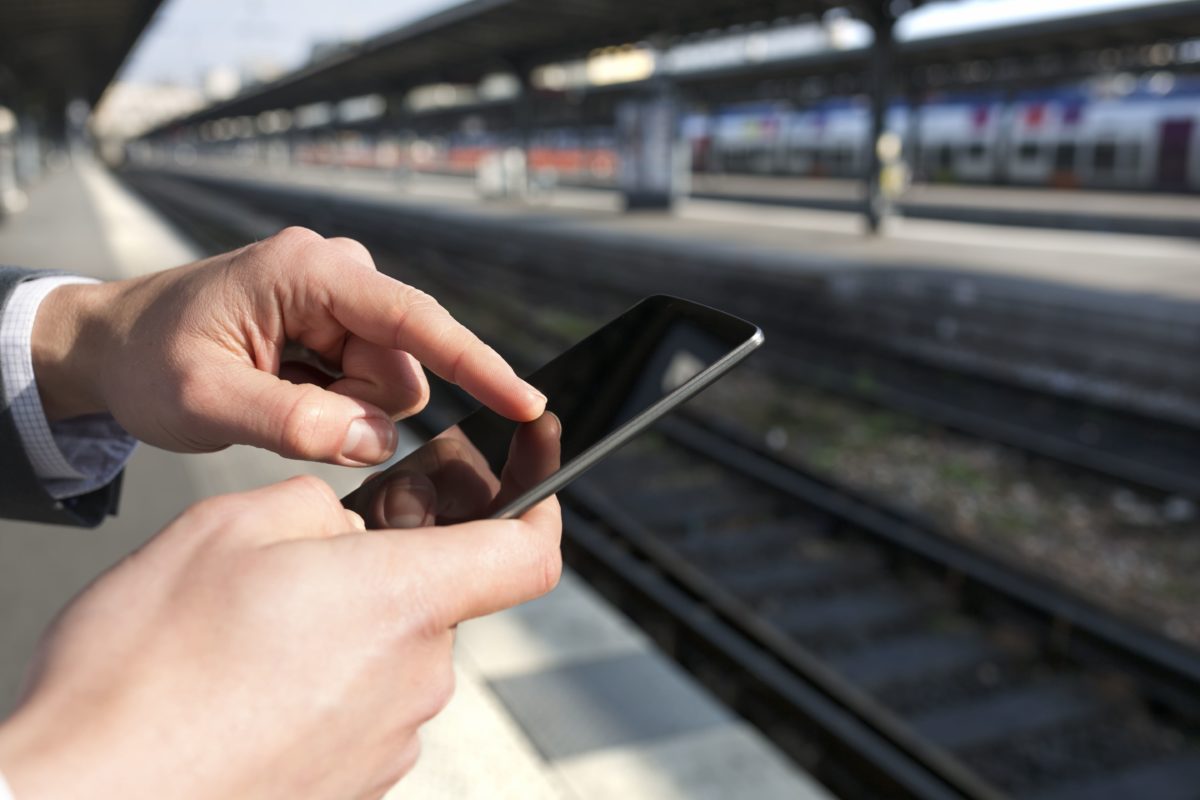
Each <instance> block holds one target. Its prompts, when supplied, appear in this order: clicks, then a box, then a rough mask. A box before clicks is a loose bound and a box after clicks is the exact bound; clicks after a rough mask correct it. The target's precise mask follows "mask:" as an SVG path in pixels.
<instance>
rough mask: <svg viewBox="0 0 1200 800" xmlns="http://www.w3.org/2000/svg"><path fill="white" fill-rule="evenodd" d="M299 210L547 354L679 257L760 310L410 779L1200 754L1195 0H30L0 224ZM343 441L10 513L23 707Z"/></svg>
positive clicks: (152, 250)
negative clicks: (135, 557)
mask: <svg viewBox="0 0 1200 800" xmlns="http://www.w3.org/2000/svg"><path fill="white" fill-rule="evenodd" d="M289 224H301V225H306V226H309V227H312V228H314V229H315V230H317V231H319V232H320V233H322V234H325V235H345V236H352V237H354V238H357V239H359V240H361V241H363V242H364V243H365V244H367V245H368V247H370V248H371V250H372V252H373V253H374V255H375V257H376V260H377V261H378V263H379V266H380V268H381V269H383V270H385V271H387V272H388V273H389V274H392V275H394V276H396V277H397V278H399V279H401V280H404V281H406V282H409V283H412V284H414V285H417V286H420V287H421V288H423V289H426V290H428V291H430V292H431V293H433V294H434V295H435V296H437V297H438V298H439V299H440V300H442V302H443V303H444V304H445V305H446V306H447V307H448V308H449V309H450V310H451V311H452V312H454V313H455V314H456V315H457V316H459V317H460V318H461V319H462V320H463V321H464V322H466V323H467V324H469V325H470V326H472V327H473V328H474V329H476V330H477V331H478V332H479V333H480V334H481V335H482V336H483V337H484V338H485V339H487V340H488V341H490V342H492V343H493V344H494V345H495V346H496V347H497V348H498V349H500V350H501V351H502V352H503V353H505V355H507V356H508V357H509V358H510V359H511V360H512V361H513V362H514V363H515V364H517V365H519V366H520V367H522V369H529V368H531V367H532V366H535V365H537V364H538V363H541V362H542V361H544V360H546V359H547V358H549V357H550V356H552V355H553V354H554V353H556V352H557V351H559V350H561V349H562V348H563V347H565V346H566V345H567V344H569V343H571V342H572V341H575V340H577V339H578V338H580V337H581V336H583V335H585V334H586V333H587V332H588V331H590V330H591V329H593V328H594V327H595V326H597V325H598V324H600V323H602V322H603V321H604V320H606V319H608V318H611V317H612V316H615V315H616V314H617V313H619V312H620V311H621V310H622V309H623V308H625V307H627V306H629V305H631V304H632V303H633V302H635V301H636V300H637V299H638V298H640V297H642V296H644V295H647V294H651V293H656V292H666V293H671V294H677V295H682V296H686V297H689V298H692V299H696V300H699V301H701V302H706V303H709V304H711V305H715V306H719V307H721V308H723V309H725V310H728V311H731V312H733V313H737V314H740V315H742V316H745V317H746V318H748V319H750V320H752V321H754V322H756V323H757V324H759V325H760V326H761V327H762V328H763V329H764V331H765V332H766V337H767V345H766V346H765V347H764V348H763V350H762V351H761V352H760V353H758V354H757V355H756V356H755V357H754V358H753V359H752V360H751V361H750V362H748V363H747V364H746V365H744V366H743V367H741V368H739V369H738V370H737V371H736V372H735V373H733V374H732V375H730V376H729V377H728V378H727V379H725V380H723V381H721V382H720V383H718V384H717V385H716V386H715V387H713V388H712V389H711V390H709V391H708V392H706V393H705V394H704V395H702V396H701V397H700V398H699V399H698V400H697V401H694V402H693V403H692V404H689V406H688V408H687V409H686V410H685V411H684V412H683V413H681V414H678V415H675V416H673V417H672V418H671V419H669V420H668V421H667V422H666V423H664V424H663V425H661V426H659V428H657V429H656V430H655V431H654V432H653V433H651V434H649V435H647V436H645V437H643V438H641V439H639V440H638V441H637V442H636V443H635V444H633V445H631V446H630V447H628V448H626V449H625V450H623V451H622V452H621V453H620V454H618V455H617V456H615V457H614V458H613V459H611V460H609V461H607V462H605V464H603V465H602V466H600V467H598V468H597V469H596V470H595V471H594V472H593V473H591V474H590V475H589V476H588V477H587V478H585V479H584V480H582V481H580V482H579V483H578V484H576V486H575V487H573V488H572V489H571V490H570V491H568V492H567V493H566V494H565V495H564V502H565V504H566V510H567V531H566V541H565V545H564V547H565V552H566V556H567V563H568V565H569V567H570V568H571V572H570V573H569V575H568V578H567V580H566V581H565V583H564V586H563V588H561V589H560V590H558V591H556V592H555V593H553V594H552V595H550V596H549V597H548V598H546V599H545V600H543V601H538V603H535V604H532V605H531V606H529V607H526V608H523V609H518V610H516V611H514V612H510V613H508V614H506V615H499V616H498V617H497V618H493V619H489V620H482V621H479V622H478V623H472V625H467V626H464V631H463V634H462V637H461V638H462V642H461V643H462V647H461V648H460V651H461V652H460V656H461V658H460V660H461V662H462V663H461V664H460V669H461V671H462V677H461V678H460V686H463V687H464V688H463V689H462V690H461V691H460V698H459V699H458V700H456V701H455V705H454V706H452V707H451V712H450V713H448V714H447V715H446V717H445V718H443V719H439V720H438V721H437V722H436V723H434V726H432V728H431V733H430V737H431V739H430V741H431V743H432V746H431V747H427V756H426V757H425V759H424V761H423V763H422V765H421V767H420V768H419V770H418V774H417V775H415V776H414V779H413V780H412V781H410V782H408V783H407V784H406V783H402V784H401V786H400V788H399V789H398V790H397V792H398V795H400V794H403V793H405V792H408V794H409V795H410V796H455V797H466V796H478V797H494V796H497V795H499V796H508V795H512V796H521V797H530V796H545V797H572V798H592V797H608V796H614V797H615V796H621V797H745V796H753V797H773V796H778V797H799V796H829V795H834V796H843V797H881V796H888V797H903V796H909V797H1002V796H1017V797H1038V798H1089V799H1090V798H1101V797H1122V798H1125V797H1129V796H1134V795H1138V794H1140V795H1141V796H1144V797H1147V798H1150V797H1153V798H1175V797H1179V798H1195V797H1200V736H1198V734H1200V649H1198V648H1200V580H1198V578H1197V575H1198V574H1200V509H1198V507H1197V503H1198V502H1200V2H1197V0H1041V1H1040V2H1032V1H1031V0H947V1H945V2H920V1H919V0H891V1H890V2H884V1H883V0H846V2H839V1H838V0H687V1H686V2H685V0H642V2H638V3H634V2H629V1H628V0H557V1H555V0H408V1H407V2H404V3H395V2H384V0H345V1H344V2H342V3H338V4H328V3H320V2H316V0H292V2H282V0H246V1H245V2H232V1H231V0H230V1H227V2H212V1H211V0H210V1H209V2H200V0H165V2H157V0H107V2H104V3H98V2H94V1H93V2H88V0H62V2H57V3H54V4H30V3H22V2H11V1H10V0H0V263H5V264H14V265H22V266H30V267H41V268H54V269H65V270H69V271H74V272H80V273H83V274H88V275H94V276H96V277H100V278H105V279H115V278H121V277H128V276H132V275H136V274H141V273H144V272H146V271H150V270H154V269H162V268H166V267H169V266H173V265H175V264H179V263H183V262H186V261H189V260H192V259H195V258H200V257H202V256H204V255H207V254H210V253H214V252H220V251H223V250H226V249H231V248H234V247H237V246H240V245H242V244H245V243H247V242H250V241H254V240H257V239H260V238H263V237H265V236H268V235H270V234H271V233H273V232H274V231H276V230H278V229H280V228H282V227H284V226H286V225H289ZM460 412H461V401H460V400H459V398H458V397H457V396H456V395H455V393H454V392H452V391H449V390H448V389H446V387H443V386H440V385H435V392H434V399H433V402H432V404H431V409H430V411H429V412H428V413H426V414H423V415H421V416H419V417H418V418H416V419H415V420H412V421H407V422H406V423H404V425H403V429H404V431H405V434H406V437H407V440H408V441H410V442H411V443H416V442H419V441H421V440H422V439H423V438H425V437H427V436H428V435H430V433H431V432H434V431H436V430H437V427H438V425H439V424H440V422H441V421H443V420H445V419H447V418H453V415H455V414H457V413H460ZM312 471H317V472H318V474H321V475H322V476H323V477H325V478H326V479H328V480H329V481H330V482H331V483H333V484H334V485H335V488H337V489H338V490H339V491H342V492H344V491H349V489H350V488H352V487H353V486H355V485H356V484H357V482H358V481H359V480H360V479H361V476H360V475H359V474H357V473H356V472H355V471H353V470H344V469H333V468H314V467H312V465H304V464H296V463H291V462H286V461H283V460H281V459H275V458H273V457H269V456H266V455H264V454H263V453H261V452H256V451H249V450H245V449H234V450H231V451H228V452H226V453H222V454H218V455H213V456H204V457H187V458H184V457H179V456H175V455H172V454H167V453H162V452H158V451H153V450H151V449H150V448H145V447H144V448H142V450H141V451H140V452H139V453H138V455H137V456H136V457H135V459H134V461H133V462H132V464H131V466H130V470H129V475H128V476H127V478H126V481H125V486H126V489H125V496H124V501H123V504H122V512H121V515H120V516H119V517H117V518H115V519H113V520H110V521H109V522H108V523H106V524H105V526H103V527H102V528H101V529H100V530H98V531H72V530H59V529H52V528H47V527H41V526H34V525H19V524H15V523H10V522H0V709H7V708H9V707H10V706H11V702H12V701H13V699H14V698H15V697H16V691H17V687H18V685H19V681H20V675H21V670H22V668H23V666H22V665H23V664H24V663H25V662H26V661H27V659H28V656H29V654H30V652H31V651H32V648H33V646H34V643H35V642H36V638H37V635H38V631H40V630H41V629H42V628H43V627H44V626H45V624H47V622H48V621H49V620H50V619H51V618H52V615H53V614H54V612H55V611H56V610H57V608H59V607H60V606H61V605H62V603H64V602H66V600H67V599H68V598H69V597H70V596H71V594H73V593H74V592H75V591H77V590H78V589H79V588H81V587H82V586H83V585H85V584H86V582H87V581H88V580H90V579H91V578H92V577H93V576H94V575H95V574H97V573H98V572H99V571H100V570H102V569H104V568H105V567H106V566H107V565H108V564H111V563H112V562H113V561H114V560H116V559H117V558H119V557H120V556H121V555H122V554H123V553H125V552H127V551H128V550H129V549H130V548H132V547H134V546H136V545H137V544H138V543H140V542H141V541H143V540H144V539H145V538H146V537H148V536H150V535H152V534H153V533H154V532H155V531H156V530H157V529H158V528H159V527H161V526H162V524H164V523H165V522H166V521H167V520H169V519H170V518H171V516H173V515H174V514H176V513H178V512H179V511H180V510H182V509H183V508H184V507H186V505H187V504H189V503H190V502H193V501H194V500H196V499H199V498H200V497H204V496H207V495H210V494H213V493H217V492H222V491H235V490H238V489H242V488H247V487H249V486H253V485H258V484H262V483H265V482H268V481H272V480H277V479H279V478H282V477H286V476H287V475H291V474H297V473H299V472H312ZM298 702H302V700H301V699H298ZM472 732H473V733H472ZM464 741H466V742H470V743H471V744H470V746H469V747H463V746H461V744H460V743H461V742H464ZM0 766H2V765H0ZM501 775H503V776H504V777H503V778H501V777H499V776H501Z"/></svg>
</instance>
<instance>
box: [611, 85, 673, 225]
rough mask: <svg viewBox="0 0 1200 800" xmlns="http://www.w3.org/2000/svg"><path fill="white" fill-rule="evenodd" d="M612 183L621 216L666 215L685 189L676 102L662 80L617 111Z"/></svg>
mask: <svg viewBox="0 0 1200 800" xmlns="http://www.w3.org/2000/svg"><path fill="white" fill-rule="evenodd" d="M616 116H617V140H618V148H619V150H620V164H619V167H618V173H617V184H618V186H619V187H620V190H621V194H622V196H623V197H624V199H625V210H626V211H670V210H671V209H672V208H673V207H674V205H675V198H676V197H677V196H678V194H679V193H680V191H681V190H682V189H683V187H684V183H685V179H684V176H683V169H684V168H683V159H682V156H683V155H684V151H683V149H682V148H681V147H680V146H679V98H678V96H677V94H676V90H675V86H674V85H673V84H672V83H671V81H670V80H669V79H667V78H666V77H665V76H658V77H657V78H655V79H654V80H653V81H652V85H651V87H650V88H649V91H647V92H646V93H644V94H642V95H641V96H639V97H634V98H631V99H629V100H625V101H623V102H622V103H621V104H620V105H618V107H617V115H616Z"/></svg>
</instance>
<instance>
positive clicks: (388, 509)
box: [342, 295, 763, 528]
mask: <svg viewBox="0 0 1200 800" xmlns="http://www.w3.org/2000/svg"><path fill="white" fill-rule="evenodd" d="M762 343H763V334H762V331H761V330H759V329H758V328H757V327H756V326H755V325H753V324H751V323H749V322H746V321H745V320H742V319H739V318H737V317H735V316H732V315H730V314H726V313H724V312H721V311H717V310H716V309H713V308H709V307H707V306H703V305H700V304H699V303H693V302H690V301H688V300H681V299H680V298H678V297H670V296H667V295H656V296H653V297H648V298H646V299H645V300H642V301H641V302H639V303H638V304H637V305H635V306H633V307H632V308H630V309H629V310H628V311H626V312H625V313H623V314H621V315H620V316H619V317H617V318H616V319H614V320H613V321H612V322H609V323H608V324H607V325H605V326H603V327H602V328H600V329H599V330H597V331H596V332H595V333H592V334H591V335H590V336H588V337H587V338H586V339H584V340H583V341H581V342H579V343H578V344H576V345H574V346H573V347H571V348H570V349H568V350H567V351H566V352H564V353H562V354H561V355H559V356H558V357H556V358H555V359H554V360H552V361H550V362H549V363H548V364H546V365H545V366H543V367H542V368H540V369H538V370H536V371H534V372H533V373H532V374H530V375H528V376H526V378H525V379H526V380H527V381H528V382H529V383H531V384H532V385H534V386H535V387H537V388H538V390H540V391H541V392H542V393H543V394H545V395H546V397H547V398H548V402H547V406H546V410H547V413H545V414H543V415H542V416H541V417H540V418H539V419H537V420H534V421H533V422H524V423H516V422H513V421H511V420H508V419H505V418H504V417H502V416H500V415H499V414H496V413H495V412H493V411H491V410H489V409H487V408H480V409H478V410H477V411H474V412H472V413H471V414H469V415H468V416H467V417H465V418H464V419H463V420H461V421H460V422H459V423H458V424H457V425H453V426H451V427H450V428H447V429H446V430H445V431H443V432H442V433H440V434H438V435H437V436H435V437H434V438H432V439H430V440H429V441H428V442H426V443H425V444H423V445H421V446H420V447H418V448H417V449H416V450H414V451H413V452H411V453H409V454H408V455H406V456H404V457H403V458H401V459H400V460H399V461H397V462H396V463H395V464H393V465H391V466H390V467H388V468H387V469H386V470H384V471H383V472H381V473H379V474H377V475H375V476H373V477H372V478H370V479H369V480H368V481H367V482H366V483H364V484H363V485H362V486H361V487H359V488H358V489H357V490H355V491H354V492H352V493H350V494H349V495H347V496H346V497H344V498H343V499H342V504H343V505H344V506H345V507H346V508H349V509H351V510H353V511H356V512H358V514H359V515H360V516H362V518H363V519H364V520H365V521H366V523H367V526H368V527H370V528H382V527H394V524H389V520H390V521H392V522H393V523H394V521H395V519H396V518H397V514H396V513H395V511H396V509H402V508H411V507H413V498H414V497H415V498H417V499H418V500H419V501H420V503H421V504H422V507H424V508H425V509H427V516H426V517H425V518H424V519H423V521H422V522H421V523H420V524H439V525H440V524H452V523H457V522H466V521H469V520H473V519H484V518H494V519H504V518H510V517H516V516H520V515H521V514H522V513H524V512H525V511H526V510H528V509H529V508H531V507H532V506H534V505H535V504H537V503H538V502H539V501H541V500H544V499H545V498H547V497H549V496H550V495H551V494H554V493H555V492H557V491H558V490H560V489H562V488H563V487H564V486H566V485H567V484H568V483H570V482H571V481H572V480H574V479H575V478H577V477H579V475H581V474H582V473H583V472H584V471H585V470H587V469H588V468H589V467H591V466H593V465H594V464H596V462H598V461H599V460H600V459H602V458H604V457H605V456H606V455H608V454H609V453H611V452H613V451H614V450H616V449H617V448H618V447H620V446H621V445H622V444H625V443H626V442H628V441H629V440H630V439H632V438H633V437H634V436H635V435H636V434H637V433H638V432H640V431H642V430H644V429H645V428H646V427H648V426H649V425H650V424H651V423H653V422H654V421H655V420H657V419H659V418H660V417H662V416H663V415H664V414H666V413H667V412H668V411H670V410H671V409H672V408H674V407H675V406H677V405H679V404H680V403H682V402H683V401H685V400H687V399H688V398H689V397H692V396H693V395H695V394H696V393H697V392H699V391H700V390H701V389H703V388H704V387H706V386H708V385H709V384H711V383H712V382H713V381H715V380H716V379H717V378H718V377H720V376H721V375H723V374H724V373H725V372H726V371H728V370H729V368H730V367H732V366H733V365H734V364H736V363H738V362H739V361H741V360H742V359H743V358H745V357H746V356H748V355H749V354H750V353H751V352H752V351H753V350H754V349H755V348H757V347H758V346H759V345H761V344H762ZM405 519H411V518H410V517H406V518H405Z"/></svg>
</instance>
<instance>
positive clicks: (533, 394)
mask: <svg viewBox="0 0 1200 800" xmlns="http://www.w3.org/2000/svg"><path fill="white" fill-rule="evenodd" d="M529 397H530V399H532V400H534V401H535V402H539V403H542V404H543V405H545V404H546V403H549V402H550V401H549V400H548V399H546V395H544V394H542V393H541V392H539V391H538V390H537V389H535V388H533V387H532V386H530V387H529Z"/></svg>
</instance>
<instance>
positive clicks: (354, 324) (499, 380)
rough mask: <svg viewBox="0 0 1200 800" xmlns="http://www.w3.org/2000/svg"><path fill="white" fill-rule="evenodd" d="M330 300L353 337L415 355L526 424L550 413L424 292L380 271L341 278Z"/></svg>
mask: <svg viewBox="0 0 1200 800" xmlns="http://www.w3.org/2000/svg"><path fill="white" fill-rule="evenodd" d="M328 297H329V304H330V312H331V313H332V314H333V316H334V318H335V319H337V321H338V322H339V323H341V324H342V325H344V326H345V327H346V329H347V330H349V331H350V332H351V333H354V334H357V335H358V336H360V337H362V338H364V339H366V340H368V341H370V342H374V343H375V344H377V345H380V346H381V347H390V348H392V349H395V350H405V351H407V352H409V353H411V354H412V355H414V356H416V358H417V360H418V361H420V362H421V363H422V364H424V365H425V366H427V367H429V369H431V370H433V371H434V372H436V373H437V374H438V375H440V376H441V377H442V378H444V379H446V380H448V381H450V382H452V383H455V384H458V385H459V386H461V387H462V388H463V389H465V390H466V391H467V392H469V393H470V394H471V395H472V396H473V397H475V398H476V399H477V400H479V401H480V402H481V403H483V404H484V405H485V406H487V407H488V408H490V409H492V410H493V411H495V412H496V413H497V414H501V415H503V416H505V417H508V418H509V419H513V420H516V421H518V422H527V421H529V420H533V419H537V417H538V416H539V415H541V413H542V411H543V410H545V408H546V398H545V396H544V395H542V393H541V392H539V391H538V390H537V389H534V388H533V387H532V386H530V385H529V384H528V383H526V382H525V381H523V380H521V379H520V378H519V377H517V374H516V373H515V372H514V371H513V368H512V367H510V366H509V365H508V362H507V361H505V360H504V359H503V358H501V357H500V354H499V353H497V352H496V351H495V350H493V349H492V348H490V347H488V346H487V345H486V344H484V343H483V342H482V341H480V340H479V337H477V336H476V335H475V334H473V333H471V331H469V330H467V328H466V327H464V326H463V325H462V324H461V323H460V322H458V321H457V320H456V319H454V317H452V316H450V313H449V312H447V311H446V309H444V308H442V306H441V305H439V304H438V302H437V301H436V300H434V299H433V298H432V297H431V296H429V295H428V294H426V293H425V292H422V291H420V290H419V289H415V288H413V287H411V286H407V285H405V284H403V283H401V282H400V281H397V280H394V279H392V278H389V277H387V276H386V275H384V274H382V273H380V272H374V271H370V270H355V271H354V272H353V273H352V274H340V275H339V278H338V282H337V286H336V287H335V288H331V290H330V291H329V295H328Z"/></svg>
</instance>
